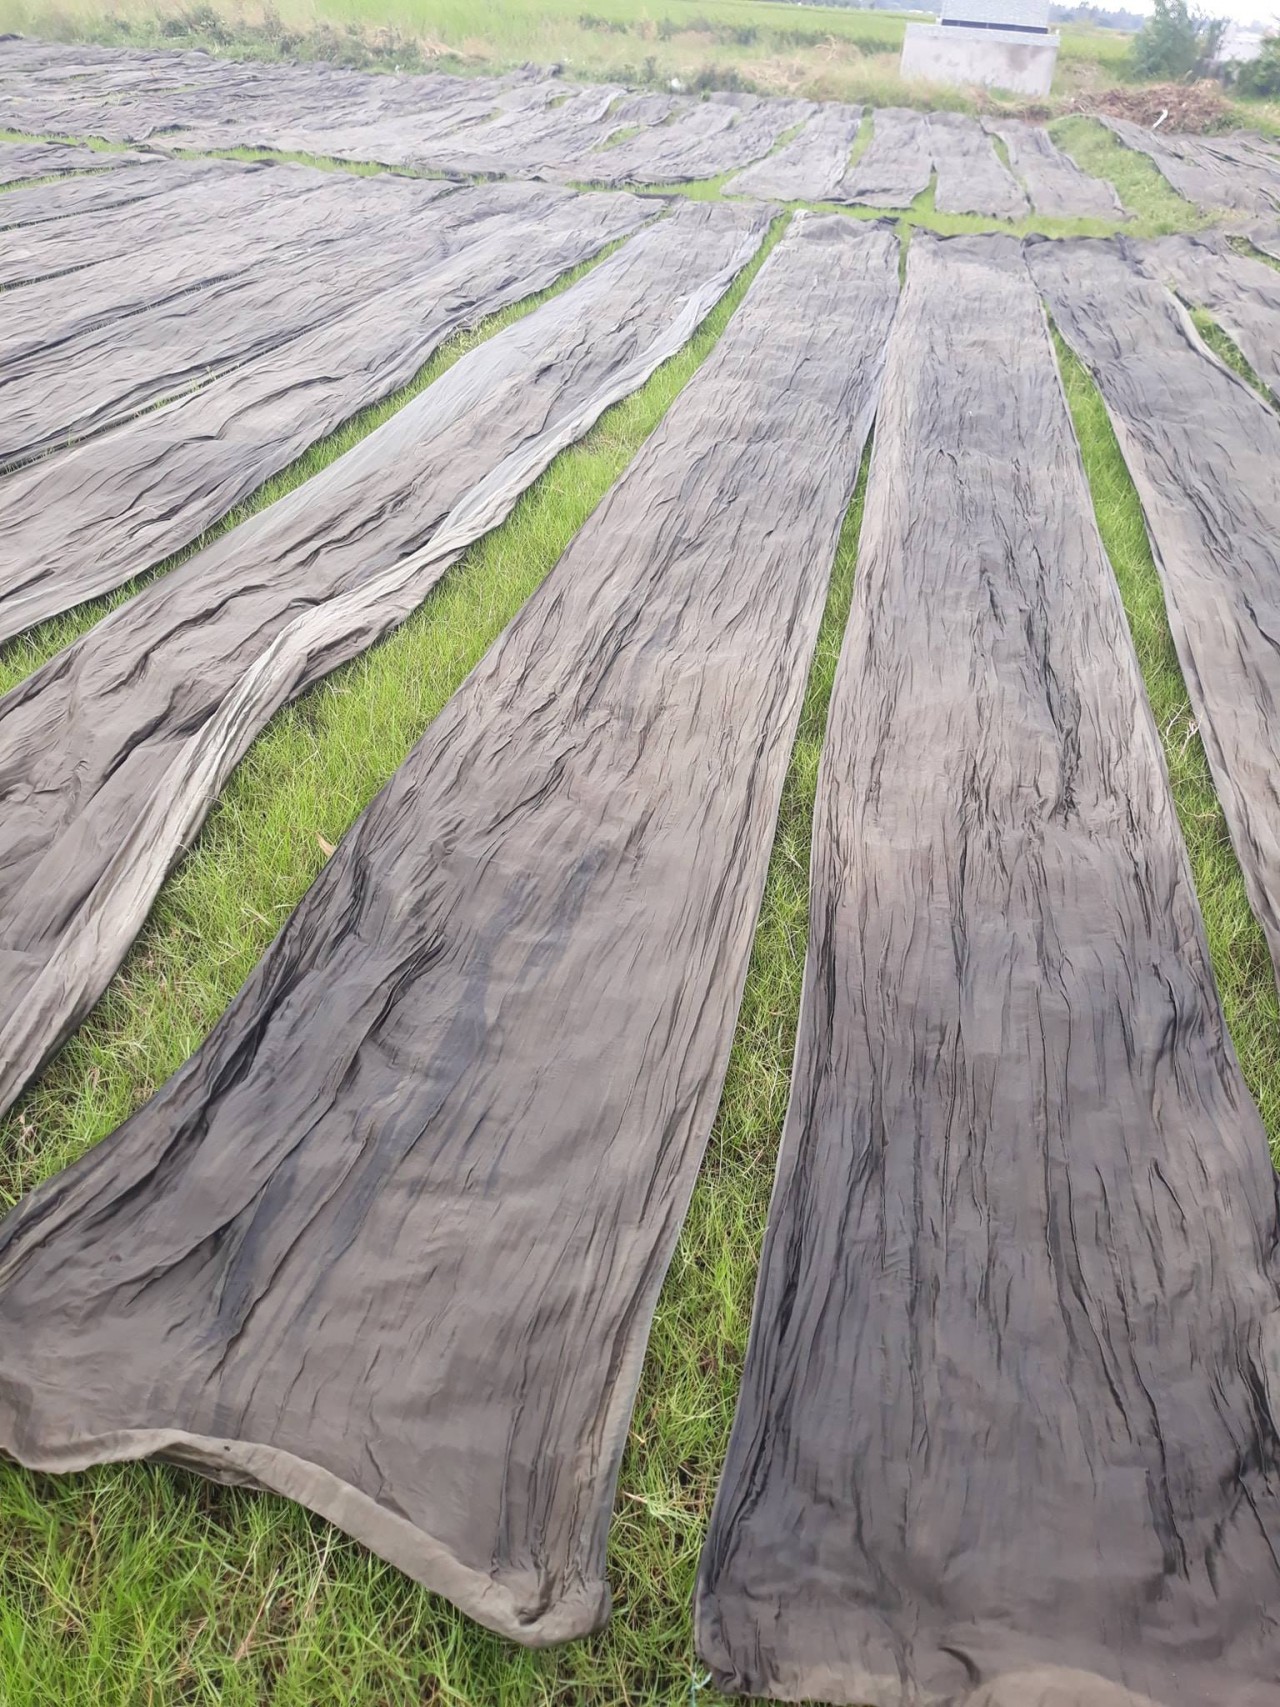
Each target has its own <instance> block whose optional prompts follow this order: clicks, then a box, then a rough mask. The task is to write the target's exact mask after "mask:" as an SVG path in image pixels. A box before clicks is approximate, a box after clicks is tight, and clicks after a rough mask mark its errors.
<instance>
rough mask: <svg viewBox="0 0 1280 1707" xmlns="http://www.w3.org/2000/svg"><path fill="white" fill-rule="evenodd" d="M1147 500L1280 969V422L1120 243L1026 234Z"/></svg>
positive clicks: (1196, 707) (1044, 287)
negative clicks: (1036, 238)
mask: <svg viewBox="0 0 1280 1707" xmlns="http://www.w3.org/2000/svg"><path fill="white" fill-rule="evenodd" d="M1027 254H1028V257H1029V259H1030V262H1031V268H1032V271H1033V272H1034V274H1035V278H1036V283H1037V284H1038V285H1039V287H1040V289H1041V291H1042V292H1043V294H1044V296H1045V298H1046V300H1047V301H1048V304H1049V309H1050V312H1051V313H1052V315H1053V318H1054V321H1055V322H1056V324H1057V326H1058V328H1059V330H1060V331H1061V333H1062V335H1063V337H1064V338H1065V339H1066V340H1067V342H1068V343H1069V344H1070V345H1071V347H1072V349H1073V350H1074V351H1075V353H1076V354H1077V355H1078V356H1079V357H1080V359H1081V360H1082V361H1083V362H1084V364H1085V365H1086V367H1087V368H1088V369H1089V371H1090V373H1091V374H1092V375H1093V378H1094V380H1095V381H1096V382H1097V386H1098V389H1099V391H1100V392H1101V393H1102V398H1103V401H1104V403H1105V404H1106V407H1107V413H1108V415H1109V416H1110V418H1111V423H1112V425H1113V427H1114V428H1115V431H1116V437H1117V439H1118V440H1119V443H1120V449H1121V451H1122V452H1123V453H1124V459H1125V462H1126V464H1127V465H1128V469H1129V473H1130V474H1131V475H1132V477H1133V482H1134V485H1135V486H1136V488H1137V491H1138V496H1139V498H1140V499H1141V500H1142V509H1143V514H1144V516H1145V517H1146V522H1147V530H1148V532H1149V534H1150V536H1151V545H1152V550H1153V552H1154V555H1155V560H1156V567H1157V569H1158V570H1159V573H1160V580H1161V585H1162V587H1163V589H1164V596H1165V606H1166V609H1167V611H1168V615H1169V627H1170V629H1171V630H1172V633H1173V639H1174V644H1175V646H1176V647H1177V650H1178V661H1179V663H1180V665H1181V666H1182V676H1183V680H1184V681H1185V682H1186V684H1187V693H1188V695H1189V696H1190V699H1191V706H1192V709H1193V711H1194V712H1195V717H1196V727H1197V730H1198V732H1199V735H1200V739H1201V740H1202V741H1203V743H1204V750H1205V754H1206V756H1207V758H1208V760H1209V767H1210V769H1211V771H1212V773H1213V782H1214V787H1215V789H1216V790H1217V794H1218V799H1219V800H1220V801H1221V803H1222V810H1223V813H1224V815H1225V817H1226V821H1227V828H1228V830H1229V831H1230V834H1231V841H1232V844H1233V846H1234V848H1235V852H1236V857H1237V859H1238V860H1239V862H1240V869H1241V871H1242V872H1243V874H1244V881H1245V887H1246V889H1247V891H1248V895H1249V902H1250V905H1251V906H1252V908H1253V910H1254V912H1255V913H1256V914H1257V916H1258V919H1259V921H1260V923H1261V925H1262V928H1263V931H1264V933H1265V934H1266V938H1267V945H1268V947H1269V949H1270V951H1271V959H1272V962H1273V965H1274V966H1275V968H1276V972H1277V976H1278V977H1280V420H1277V418H1276V415H1275V414H1274V412H1273V411H1272V410H1271V409H1270V408H1268V406H1267V405H1266V404H1265V403H1264V402H1263V401H1262V399H1261V398H1260V397H1259V396H1258V395H1257V393H1256V392H1255V391H1254V390H1253V389H1252V387H1251V386H1249V385H1247V384H1246V383H1245V381H1244V380H1243V379H1240V378H1239V377H1238V376H1237V375H1236V374H1234V373H1232V372H1231V370H1230V369H1229V368H1227V367H1225V366H1224V365H1223V364H1222V363H1221V362H1220V361H1219V360H1218V358H1217V357H1216V356H1215V355H1213V354H1212V352H1211V351H1210V350H1208V349H1207V348H1206V346H1205V345H1204V344H1203V343H1202V342H1201V340H1200V338H1199V335H1198V334H1197V332H1196V330H1195V328H1194V326H1193V325H1192V323H1191V320H1190V317H1189V315H1188V314H1187V312H1186V310H1185V309H1184V308H1183V307H1182V305H1181V304H1180V303H1179V302H1178V301H1177V299H1176V298H1175V297H1174V296H1173V294H1172V292H1170V291H1169V290H1168V289H1167V288H1166V287H1165V286H1164V285H1163V284H1160V283H1158V282H1157V281H1156V280H1154V279H1149V278H1147V277H1145V276H1143V274H1142V272H1141V271H1140V270H1139V268H1138V267H1137V266H1136V264H1135V262H1134V257H1133V254H1132V252H1131V251H1130V250H1128V249H1127V248H1126V246H1125V245H1124V244H1123V242H1121V241H1117V240H1115V239H1106V240H1101V241H1080V242H1071V243H1047V242H1034V241H1032V242H1029V243H1028V246H1027Z"/></svg>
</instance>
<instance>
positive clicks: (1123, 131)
mask: <svg viewBox="0 0 1280 1707" xmlns="http://www.w3.org/2000/svg"><path fill="white" fill-rule="evenodd" d="M1102 123H1103V124H1104V125H1106V126H1107V127H1108V129H1109V130H1112V131H1114V132H1115V134H1116V135H1117V136H1118V137H1119V138H1120V140H1121V142H1123V143H1124V144H1125V146H1126V147H1128V148H1133V149H1136V150H1137V151H1138V152H1139V153H1141V154H1145V155H1146V156H1147V157H1148V158H1149V159H1150V160H1151V161H1153V162H1154V164H1155V165H1156V167H1157V168H1158V170H1159V171H1160V172H1161V174H1162V175H1163V176H1164V177H1165V178H1166V179H1167V180H1168V182H1169V183H1170V185H1172V187H1173V188H1174V189H1175V190H1176V191H1177V192H1178V194H1179V195H1180V196H1185V197H1186V199H1187V200H1188V201H1189V202H1192V203H1193V204H1194V205H1195V206H1196V207H1199V208H1203V209H1204V210H1205V211H1206V212H1209V213H1215V212H1217V211H1219V210H1220V209H1222V208H1232V209H1236V210H1239V211H1241V212H1245V213H1274V212H1275V211H1276V209H1277V208H1280V158H1277V157H1276V156H1275V155H1274V154H1272V153H1271V152H1270V151H1269V150H1267V149H1265V148H1262V147H1259V146H1258V145H1257V141H1256V139H1252V138H1249V137H1247V136H1241V137H1207V136H1182V135H1179V134H1177V133H1166V132H1164V131H1152V130H1145V129H1144V128H1143V127H1142V126H1141V125H1137V124H1134V123H1133V122H1132V121H1131V120H1129V119H1112V118H1104V119H1102Z"/></svg>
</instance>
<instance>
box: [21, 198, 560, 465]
mask: <svg viewBox="0 0 1280 1707" xmlns="http://www.w3.org/2000/svg"><path fill="white" fill-rule="evenodd" d="M360 187H361V186H360V185H359V184H356V183H354V182H353V184H352V186H351V188H352V189H354V190H356V191H357V199H355V200H354V201H353V199H352V197H351V196H350V195H347V194H342V193H333V192H334V191H344V190H345V189H346V186H340V185H338V184H336V183H334V184H333V185H332V187H331V189H329V190H326V189H320V190H317V191H316V192H315V194H314V197H312V198H308V201H307V203H305V204H304V211H303V217H302V226H303V231H304V232H305V233H306V234H305V236H303V235H300V237H299V241H298V242H297V243H296V244H294V245H292V246H291V247H289V248H286V249H285V250H283V251H281V252H280V253H278V254H277V255H275V256H270V257H266V258H264V260H263V261H262V262H261V263H260V264H258V265H257V266H250V267H248V268H245V269H244V270H242V271H237V272H233V273H231V274H229V275H224V276H223V277H221V278H218V279H212V280H210V281H209V282H208V283H207V284H206V286H205V288H204V289H203V290H198V291H192V292H190V293H188V294H186V295H184V296H181V297H179V298H177V299H175V300H173V301H170V302H165V303H161V304H157V305H155V306H153V307H151V308H149V309H147V310H146V311H145V312H144V313H142V314H139V315H135V316H132V317H131V318H130V319H129V320H128V321H127V322H126V323H124V324H123V325H121V324H107V325H103V326H98V327H90V328H89V329H88V330H85V331H81V332H79V333H76V334H74V335H72V336H70V337H68V338H67V339H66V340H65V341H59V342H57V343H54V344H52V345H51V346H50V347H48V348H47V349H45V350H44V351H42V352H41V353H40V354H39V355H38V356H35V357H33V358H32V359H30V360H27V361H22V360H19V361H14V362H8V363H5V365H4V366H3V368H0V465H3V464H14V463H17V462H19V461H22V460H31V459H33V458H34V457H35V456H37V455H42V454H44V453H45V452H46V451H48V450H50V449H53V448H55V447H57V446H59V445H65V444H67V443H68V442H70V441H74V440H75V439H77V438H82V437H86V436H88V435H89V434H91V433H94V432H100V431H102V430H103V429H104V428H105V427H109V426H115V425H118V424H119V423H120V422H121V421H125V420H128V419H129V418H130V416H133V415H137V414H139V413H141V412H142V411H143V410H145V409H148V408H150V407H153V406H154V405H155V404H157V403H159V402H161V401H163V400H164V399H166V398H169V397H173V396H175V395H178V394H180V393H181V392H182V391H185V390H188V389H189V388H190V387H191V386H193V385H196V384H199V383H202V382H205V381H207V380H208V379H210V378H216V377H217V376H218V375H219V374H222V373H226V372H229V371H231V370H232V369H235V370H238V371H240V372H244V371H246V369H251V367H252V365H253V364H254V363H256V362H259V361H261V360H263V359H264V358H266V359H269V358H270V357H272V356H274V355H277V354H283V355H287V354H288V353H289V352H290V350H291V349H292V348H295V347H300V346H302V345H303V343H304V340H305V339H306V337H307V335H308V334H310V333H314V332H316V331H319V330H320V329H322V328H324V327H327V326H330V325H332V324H333V323H334V322H335V321H337V320H342V319H346V318H349V317H352V316H354V315H355V314H357V313H361V314H366V315H373V314H376V312H377V307H376V304H377V302H378V299H379V298H380V297H382V296H384V295H385V294H386V293H387V291H388V290H390V289H393V288H394V287H395V286H397V285H399V284H402V283H404V282H406V281H409V280H412V279H413V278H415V277H420V276H422V275H424V274H426V273H428V272H429V271H430V268H431V266H432V265H433V264H438V263H440V262H442V261H444V260H446V259H447V258H449V257H451V256H454V255H456V254H458V253H459V252H460V251H461V250H462V249H464V248H465V247H466V246H467V245H468V244H469V243H472V242H474V241H475V239H476V237H477V236H478V235H480V234H481V233H482V232H483V230H484V226H485V225H486V224H487V223H488V222H490V221H501V222H503V223H505V224H507V226H508V230H509V235H510V240H511V241H512V242H518V239H519V233H520V232H521V229H522V222H523V220H532V219H534V218H537V217H538V216H539V215H540V214H542V213H544V211H545V213H546V215H547V216H548V217H550V218H554V215H555V198H556V196H557V192H555V191H551V190H546V191H541V192H540V191H536V190H533V191H531V190H530V189H529V188H528V187H527V186H523V185H515V184H507V185H495V186H494V187H493V188H491V189H486V190H473V191H470V192H466V193H463V194H459V195H454V196H446V197H443V198H441V197H440V196H439V195H438V194H433V193H431V192H428V194H427V195H425V196H422V197H420V198H419V200H418V205H417V207H416V208H414V209H412V210H410V209H404V210H402V215H401V218H400V219H399V220H397V221H395V222H394V223H393V224H392V226H391V229H392V232H393V235H391V236H388V235H387V230H386V225H385V224H382V223H381V222H380V221H378V219H377V217H376V211H375V210H378V211H380V210H379V203H380V201H381V199H382V198H381V196H380V194H379V191H380V190H381V189H382V186H377V188H376V189H375V192H374V195H373V196H372V197H371V198H370V215H369V216H366V215H365V214H364V213H363V212H362V211H361V207H360V204H359V200H358V191H359V189H360ZM408 187H409V188H414V187H416V186H408ZM402 188H403V186H402ZM559 194H561V195H563V192H559ZM544 198H545V199H544ZM311 206H314V209H315V214H316V225H315V226H314V227H313V228H310V230H308V229H307V224H306V210H307V208H309V207H311ZM326 226H327V227H328V230H327V232H326ZM139 271H140V272H143V271H145V263H143V262H140V263H139ZM67 291H68V295H69V297H70V298H71V299H72V300H74V298H75V292H76V283H75V279H74V278H73V279H72V280H70V281H68V283H67ZM301 377H303V378H306V377H309V375H307V374H306V372H305V370H304V371H303V373H302V376H301Z"/></svg>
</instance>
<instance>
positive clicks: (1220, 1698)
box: [697, 234, 1280, 1707]
mask: <svg viewBox="0 0 1280 1707" xmlns="http://www.w3.org/2000/svg"><path fill="white" fill-rule="evenodd" d="M1042 248H1043V249H1045V250H1047V249H1048V248H1049V245H1043V246H1042ZM1099 307H1100V304H1099V302H1098V300H1097V299H1091V300H1090V302H1089V304H1088V312H1089V313H1090V314H1097V312H1098V310H1099ZM1102 324H1105V322H1103V323H1102ZM1101 335H1102V334H1100V336H1101ZM810 920H811V923H810V938H809V949H808V960H807V963H806V972H805V983H804V998H803V1004H802V1012H801V1018H800V1028H799V1037H798V1041H797V1049H796V1061H795V1071H794V1077H793V1082H792V1087H791V1101H790V1107H789V1109H788V1114H787V1121H786V1128H785V1132H784V1137H783V1141H782V1150H781V1156H780V1160H779V1166H778V1175H777V1180H776V1184H775V1188H774V1196H773V1201H772V1204H771V1207H770V1211H769V1221H768V1230H767V1234H766V1240H765V1248H764V1255H763V1260H762V1267H761V1274H760V1279H759V1286H758V1291H757V1295H756V1303H755V1312H754V1317H753V1323H752V1330H751V1339H750V1346H749V1350H748V1354H747V1360H746V1365H745V1369H744V1373H743V1385H742V1393H741V1397H740V1401H739V1405H738V1413H737V1417H736V1420H735V1423H734V1428H733V1435H732V1440H731V1444H730V1448H729V1454H728V1460H727V1463H726V1465H725V1470H724V1475H723V1480H722V1483H721V1486H720V1490H719V1494H718V1497H717V1501H716V1506H715V1511H714V1515H713V1518H712V1523H711V1529H710V1534H709V1537H708V1539H707V1542H706V1547H705V1551H704V1554H703V1558H702V1563H701V1569H700V1573H699V1583H698V1596H697V1627H698V1650H699V1653H700V1654H701V1656H702V1657H703V1659H704V1660H705V1661H706V1663H707V1664H708V1665H709V1666H710V1668H711V1670H712V1673H713V1676H714V1678H715V1681H716V1682H717V1683H718V1684H719V1685H721V1686H722V1687H724V1688H727V1689H730V1690H739V1691H742V1692H744V1693H747V1694H752V1695H773V1696H777V1697H779V1698H781V1699H784V1700H801V1699H809V1698H810V1697H812V1698H815V1699H818V1700H822V1701H834V1702H843V1703H856V1704H859V1707H868V1704H870V1707H900V1704H901V1707H922V1704H924V1703H928V1704H930V1707H959V1704H961V1703H963V1704H964V1707H979V1704H981V1707H996V1704H997V1703H999V1704H1000V1707H1126V1704H1127V1707H1149V1704H1150V1703H1153V1702H1155V1703H1159V1707H1205V1704H1207V1703H1209V1702H1213V1703H1214V1704H1215V1707H1275V1703H1276V1701H1277V1699H1278V1698H1280V1686H1278V1685H1277V1682H1276V1679H1277V1676H1278V1675H1280V1615H1278V1613H1277V1607H1280V1562H1278V1560H1277V1555H1276V1537H1277V1535H1280V1458H1278V1451H1280V1442H1278V1441H1277V1436H1276V1427H1275V1417H1276V1405H1277V1399H1278V1398H1280V1388H1278V1385H1277V1377H1278V1375H1280V1362H1278V1358H1277V1353H1278V1352H1280V1340H1278V1338H1277V1324H1278V1322H1280V1315H1278V1308H1280V1291H1278V1288H1277V1281H1278V1273H1277V1257H1276V1180H1275V1175H1274V1173H1273V1171H1272V1167H1271V1163H1270V1159H1269V1156H1268V1152H1267V1146H1266V1141H1265V1137H1264V1134H1263V1132H1262V1128H1261V1123H1260V1122H1259V1120H1258V1117H1257V1113H1256V1111H1255V1109H1254V1108H1253V1106H1252V1104H1251V1102H1250V1100H1249V1096H1248V1093H1247V1091H1246V1089H1245V1086H1244V1083H1243V1081H1242V1079H1241V1075H1240V1072H1239V1069H1238V1067H1237V1064H1236V1062H1235V1059H1234V1056H1233V1054H1232V1050H1231V1046H1230V1043H1229V1041H1228V1039H1227V1035H1226V1032H1225V1028H1224V1025H1223V1021H1222V1015H1221V1013H1220V1011H1219V1007H1218V1003H1217V998H1216V994H1215V990H1214V984H1213V977H1212V973H1211V969H1210V964H1209V957H1208V952H1207V948H1206V944H1205V940H1204V933H1203V929H1202V926H1201V921H1200V917H1199V913H1198V909H1197V903H1196V898H1195V892H1194V889H1193V887H1192V883H1191V878H1190V872H1189V869H1188V864H1187V859H1186V854H1185V851H1184V848H1183V845H1182V841H1181V837H1180V834H1179V828H1178V822H1177V818H1176V816H1175V813H1174V808H1173V803H1172V800H1171V797H1170V793H1169V788H1168V783H1167V779H1166V775H1165V769H1164V764H1163V760H1162V756H1161V751H1160V746H1159V741H1158V738H1157V735H1156V731H1155V728H1154V725H1153V721H1152V718H1151V714H1150V711H1149V709H1148V707H1147V703H1146V700H1145V697H1144V692H1143V687H1142V681H1141V677H1140V674H1139V671H1138V667H1137V663H1136V660H1135V657H1134V653H1133V648H1132V643H1131V641H1130V637H1129V633H1128V629H1127V626H1126V622H1125V617H1124V613H1123V610H1122V607H1121V604H1120V599H1119V595H1118V592H1117V589H1116V587H1115V584H1114V582H1113V580H1112V577H1111V572H1110V568H1109V565H1108V563H1107V561H1106V559H1105V557H1104V554H1103V551H1102V548H1101V544H1100V541H1099V539H1098V535H1097V531H1096V528H1095V524H1094V520H1093V516H1092V511H1091V505H1090V497H1089V492H1088V489H1087V487H1086V485H1085V481H1084V477H1083V471H1082V469H1081V466H1080V460H1079V455H1078V451H1077V448H1076V445H1075V442H1074V439H1073V437H1072V430H1071V423H1070V419H1069V416H1068V412H1067V408H1066V404H1065V400H1064V397H1063V394H1062V390H1061V386H1060V383H1059V379H1058V375H1057V372H1056V369H1055V363H1054V356H1053V351H1052V348H1051V345H1050V341H1049V337H1048V332H1047V327H1046V324H1045V321H1044V317H1043V314H1042V311H1041V307H1040V304H1039V302H1038V300H1037V295H1036V291H1035V289H1034V287H1033V285H1032V282H1031V280H1030V279H1029V277H1028V276H1027V273H1026V270H1025V268H1024V265H1023V262H1022V261H1021V259H1020V257H1019V252H1018V249H1017V247H1016V246H1015V245H1014V244H1013V243H1012V241H1011V240H1008V239H999V238H997V239H991V238H963V239H953V240H950V241H944V240H938V239H933V238H928V237H924V236H922V235H920V234H917V236H916V237H915V239H914V240H913V242H912V245H911V250H910V254H909V259H908V267H907V283H906V288H905V292H904V296H903V301H902V307H901V310H900V313H899V316H898V319H897V322H896V326H895V330H894V333H893V336H892V340H891V346H890V353H889V361H888V368H887V371H886V375H885V384H884V401H883V404H882V407H881V411H880V415H879V417H878V420H877V426H876V443H875V449H874V452H873V456H872V468H871V476H870V482H869V487H868V493H867V503H866V519H865V522H864V525H863V530H862V538H861V543H860V546H859V554H858V576H857V581H856V583H855V587H854V599H853V610H852V615H851V618H850V625H849V630H848V634H847V637H846V640H845V645H844V650H843V653H842V656H841V660H840V664H839V668H838V671H837V677H836V682H835V688H834V692H833V697H832V702H831V708H830V713H829V720H828V734H827V741H826V747H825V751H824V754H823V759H822V768H821V775H820V780H819V787H818V801H817V808H816V815H815V820H814V840H813V869H812V900H811V909H810Z"/></svg>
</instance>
